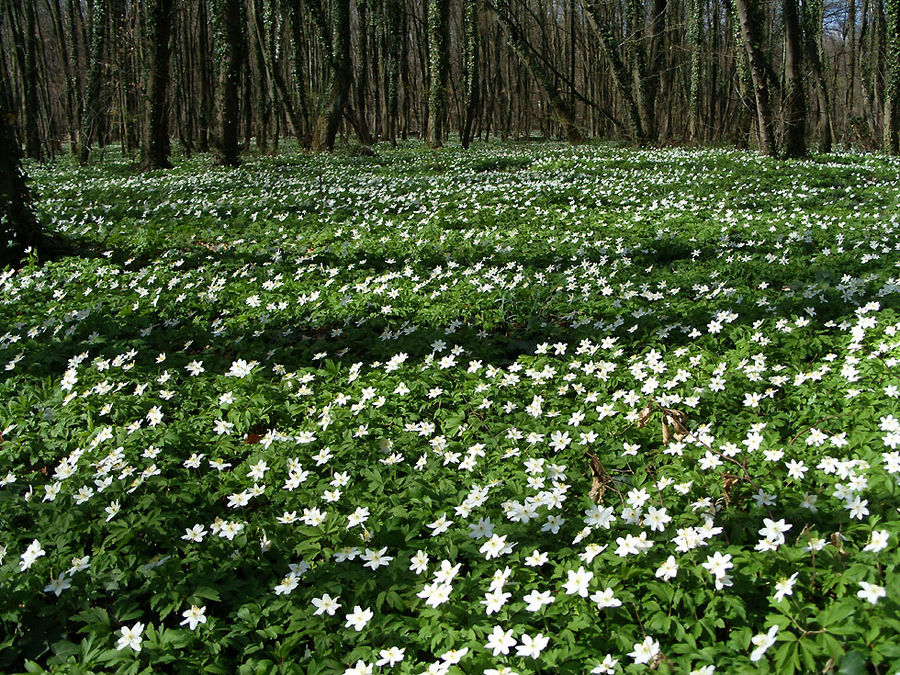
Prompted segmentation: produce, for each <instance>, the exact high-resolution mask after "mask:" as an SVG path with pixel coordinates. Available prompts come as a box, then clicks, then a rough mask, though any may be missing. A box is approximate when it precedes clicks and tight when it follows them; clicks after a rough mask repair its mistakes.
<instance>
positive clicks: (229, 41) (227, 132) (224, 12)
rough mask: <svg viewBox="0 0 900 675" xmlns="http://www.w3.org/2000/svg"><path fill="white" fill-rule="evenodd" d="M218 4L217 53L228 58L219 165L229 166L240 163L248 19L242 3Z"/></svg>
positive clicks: (224, 70)
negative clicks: (245, 39) (241, 104)
mask: <svg viewBox="0 0 900 675" xmlns="http://www.w3.org/2000/svg"><path fill="white" fill-rule="evenodd" d="M214 2H215V3H216V10H217V12H218V15H217V27H218V28H219V30H218V33H219V35H217V36H216V38H217V39H216V42H217V45H216V51H217V52H219V53H221V55H222V56H224V64H223V67H222V73H221V80H222V81H221V86H220V96H221V102H220V104H219V130H220V131H219V134H218V135H219V138H218V139H217V140H218V148H217V150H218V156H219V162H220V163H221V164H224V165H227V166H236V165H237V164H239V163H240V148H239V147H238V127H239V126H240V118H241V109H240V99H239V91H240V86H241V78H242V76H243V67H244V62H245V60H246V59H245V56H246V49H245V48H244V24H245V20H244V19H245V17H244V12H243V9H244V7H243V3H242V2H241V0H214Z"/></svg>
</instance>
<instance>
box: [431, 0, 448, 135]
mask: <svg viewBox="0 0 900 675" xmlns="http://www.w3.org/2000/svg"><path fill="white" fill-rule="evenodd" d="M428 73H429V77H430V84H429V89H428V145H430V146H431V147H432V148H439V147H441V146H442V145H443V144H444V122H445V118H446V116H447V80H448V79H449V76H450V0H429V1H428Z"/></svg>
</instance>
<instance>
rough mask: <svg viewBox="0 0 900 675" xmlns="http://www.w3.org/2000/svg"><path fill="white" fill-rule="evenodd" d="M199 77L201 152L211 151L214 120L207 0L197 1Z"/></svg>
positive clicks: (198, 124) (199, 148)
mask: <svg viewBox="0 0 900 675" xmlns="http://www.w3.org/2000/svg"><path fill="white" fill-rule="evenodd" d="M197 69H198V71H199V72H198V73H197V79H198V83H199V85H200V101H199V108H200V114H199V115H198V118H197V133H198V142H197V149H198V150H199V151H200V152H209V129H210V126H211V125H212V123H213V122H212V120H213V97H212V93H211V91H210V90H211V89H212V87H211V86H210V83H211V74H210V67H209V13H208V10H207V6H206V0H198V2H197Z"/></svg>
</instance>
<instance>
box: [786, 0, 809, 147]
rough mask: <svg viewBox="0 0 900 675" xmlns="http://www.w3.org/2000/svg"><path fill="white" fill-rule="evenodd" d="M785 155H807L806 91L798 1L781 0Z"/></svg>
mask: <svg viewBox="0 0 900 675" xmlns="http://www.w3.org/2000/svg"><path fill="white" fill-rule="evenodd" d="M781 12H782V18H783V21H784V89H785V91H784V154H785V156H786V157H805V156H806V94H805V92H804V89H803V36H802V34H801V32H800V17H799V12H798V10H797V0H783V2H782V4H781Z"/></svg>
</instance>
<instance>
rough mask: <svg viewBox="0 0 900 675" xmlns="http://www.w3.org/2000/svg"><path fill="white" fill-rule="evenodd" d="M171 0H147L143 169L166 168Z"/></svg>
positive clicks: (169, 164)
mask: <svg viewBox="0 0 900 675" xmlns="http://www.w3.org/2000/svg"><path fill="white" fill-rule="evenodd" d="M173 5H174V0H150V2H148V3H147V25H146V31H147V40H146V44H147V52H146V53H147V57H148V62H147V100H146V104H145V111H146V112H145V122H144V141H143V144H142V145H143V148H142V153H141V154H142V155H143V157H142V159H141V163H142V166H143V167H144V168H145V169H168V168H169V167H171V166H172V165H171V163H170V162H169V149H170V146H169V99H168V91H169V61H170V60H171V59H170V55H171V37H172V19H173V17H174V12H173V9H174V7H173Z"/></svg>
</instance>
